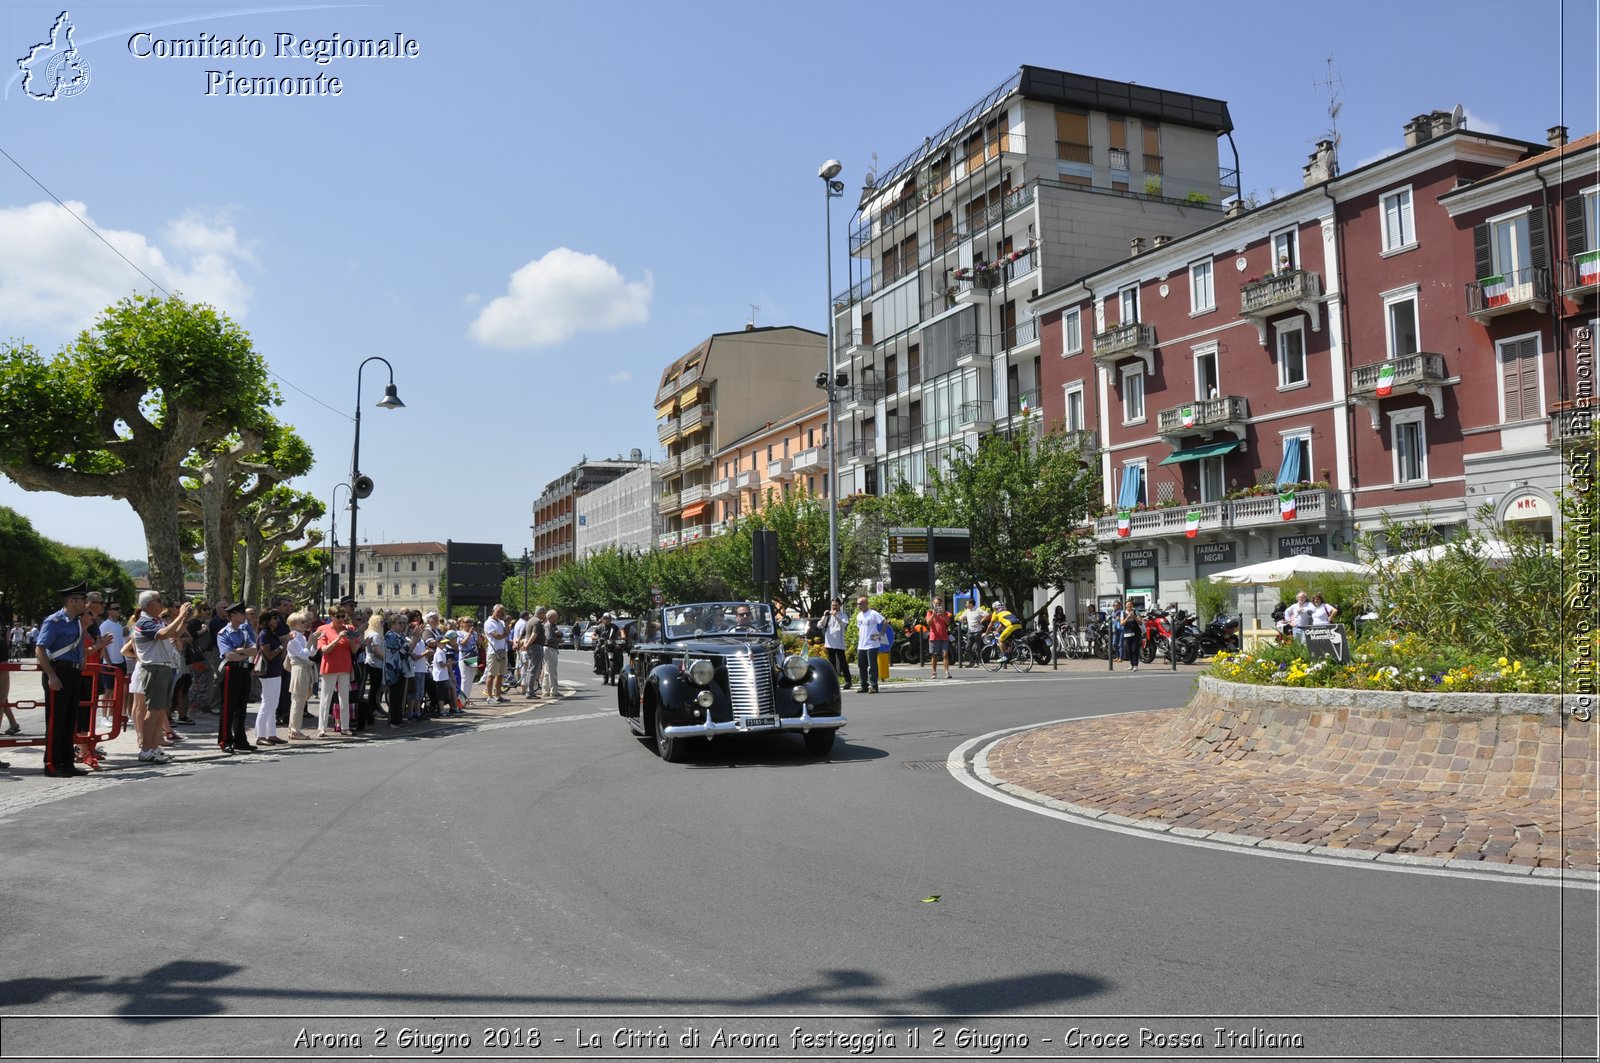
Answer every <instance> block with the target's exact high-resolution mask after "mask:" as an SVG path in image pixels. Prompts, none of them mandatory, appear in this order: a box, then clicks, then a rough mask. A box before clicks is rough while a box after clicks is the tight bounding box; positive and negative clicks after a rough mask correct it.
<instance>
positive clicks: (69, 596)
mask: <svg viewBox="0 0 1600 1063" xmlns="http://www.w3.org/2000/svg"><path fill="white" fill-rule="evenodd" d="M57 593H59V594H60V595H61V598H62V607H61V608H60V609H58V610H57V611H55V612H53V613H51V614H50V615H49V616H47V617H45V619H44V623H43V624H41V625H39V639H38V641H37V642H36V643H35V644H34V649H33V655H34V658H35V659H36V660H37V661H38V662H39V677H40V679H41V680H42V681H43V683H44V698H45V700H44V708H45V716H44V719H45V724H44V728H45V731H44V733H45V744H44V773H45V774H46V775H48V776H50V777H51V778H65V777H67V776H70V775H87V774H89V773H88V772H86V771H84V770H83V769H82V768H77V767H73V764H72V739H73V735H74V733H75V731H76V730H77V725H78V699H79V696H80V694H81V689H82V688H81V684H80V677H81V675H82V669H83V624H82V622H81V621H80V620H79V619H78V618H79V617H80V616H82V615H83V609H84V606H85V605H86V604H87V602H88V600H89V587H88V585H87V584H83V583H80V584H78V585H77V586H76V587H68V588H66V589H65V590H62V591H58V592H57Z"/></svg>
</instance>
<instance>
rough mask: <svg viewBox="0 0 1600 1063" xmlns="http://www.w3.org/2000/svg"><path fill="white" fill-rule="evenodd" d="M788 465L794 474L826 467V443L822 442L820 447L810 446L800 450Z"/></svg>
mask: <svg viewBox="0 0 1600 1063" xmlns="http://www.w3.org/2000/svg"><path fill="white" fill-rule="evenodd" d="M789 465H790V468H792V469H793V470H794V472H795V474H796V475H799V474H801V473H807V472H816V471H818V470H820V469H825V468H827V465H828V446H827V444H826V443H824V444H823V445H822V446H820V447H811V448H810V449H809V450H802V451H801V452H800V453H798V454H796V455H795V456H794V460H793V461H791V462H790V463H789Z"/></svg>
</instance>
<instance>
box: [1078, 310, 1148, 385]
mask: <svg viewBox="0 0 1600 1063" xmlns="http://www.w3.org/2000/svg"><path fill="white" fill-rule="evenodd" d="M1155 346H1156V330H1155V326H1154V325H1143V324H1140V323H1139V322H1137V321H1130V322H1128V323H1127V324H1126V325H1113V326H1111V327H1110V328H1108V329H1106V330H1105V331H1104V332H1097V333H1095V337H1094V354H1092V355H1091V356H1090V357H1091V358H1092V359H1093V361H1094V363H1095V365H1099V366H1104V367H1106V368H1108V369H1109V368H1111V367H1113V366H1115V365H1116V364H1117V363H1118V362H1120V361H1123V360H1124V359H1127V358H1143V359H1144V360H1145V372H1146V373H1150V372H1153V371H1154V370H1155V365H1154V362H1153V355H1154V353H1155Z"/></svg>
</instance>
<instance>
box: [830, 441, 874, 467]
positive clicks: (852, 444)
mask: <svg viewBox="0 0 1600 1063" xmlns="http://www.w3.org/2000/svg"><path fill="white" fill-rule="evenodd" d="M877 456H878V443H877V440H874V439H853V440H851V441H849V442H848V443H843V444H840V446H839V462H840V464H843V465H850V464H859V463H861V462H865V461H872V460H874V459H875V458H877Z"/></svg>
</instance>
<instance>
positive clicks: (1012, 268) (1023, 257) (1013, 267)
mask: <svg viewBox="0 0 1600 1063" xmlns="http://www.w3.org/2000/svg"><path fill="white" fill-rule="evenodd" d="M1015 254H1016V257H1015V258H1011V259H1008V260H1007V262H1006V264H1005V272H1006V283H1008V284H1016V283H1017V282H1018V281H1020V280H1022V278H1024V277H1026V276H1027V275H1028V274H1030V273H1032V272H1033V271H1034V270H1036V269H1038V268H1039V256H1038V255H1037V254H1036V253H1035V252H1034V249H1033V248H1031V247H1029V248H1024V249H1023V250H1021V251H1018V252H1016V253H1015Z"/></svg>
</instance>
